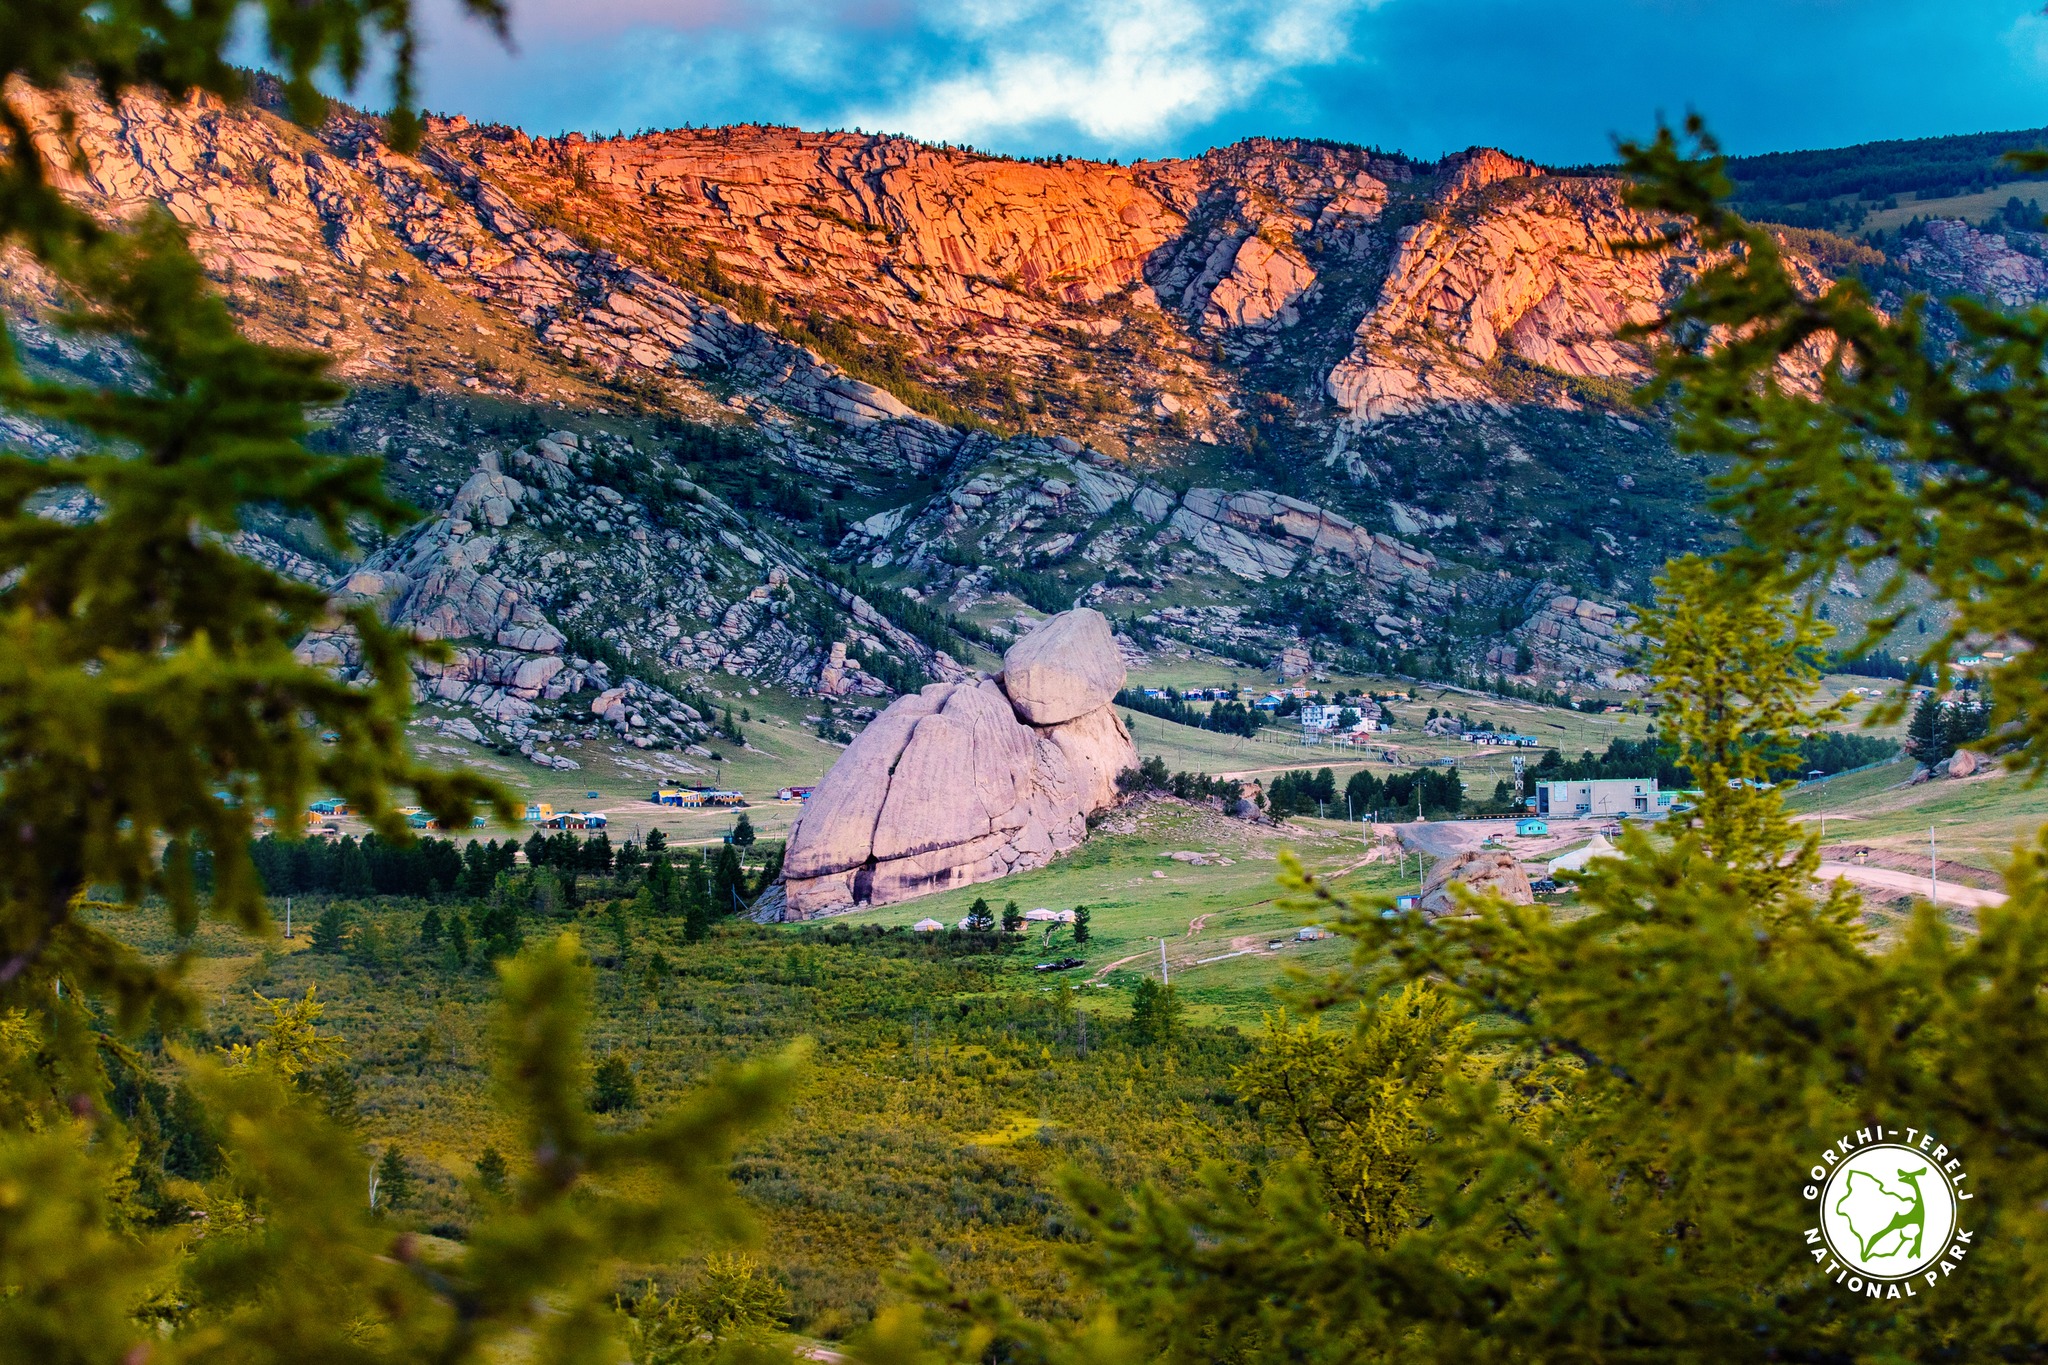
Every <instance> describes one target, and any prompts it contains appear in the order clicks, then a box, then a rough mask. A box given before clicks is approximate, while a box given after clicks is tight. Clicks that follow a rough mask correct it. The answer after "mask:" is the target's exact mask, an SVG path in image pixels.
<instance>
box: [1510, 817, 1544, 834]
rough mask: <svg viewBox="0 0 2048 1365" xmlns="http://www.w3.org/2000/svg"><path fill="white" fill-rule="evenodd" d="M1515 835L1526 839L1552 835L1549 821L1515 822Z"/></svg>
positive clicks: (1530, 820) (1529, 820)
mask: <svg viewBox="0 0 2048 1365" xmlns="http://www.w3.org/2000/svg"><path fill="white" fill-rule="evenodd" d="M1515 833H1517V834H1519V835H1522V836H1523V837H1524V838H1527V837H1530V836H1533V835H1538V834H1548V833H1550V822H1549V821H1548V820H1536V819H1528V820H1517V821H1515Z"/></svg>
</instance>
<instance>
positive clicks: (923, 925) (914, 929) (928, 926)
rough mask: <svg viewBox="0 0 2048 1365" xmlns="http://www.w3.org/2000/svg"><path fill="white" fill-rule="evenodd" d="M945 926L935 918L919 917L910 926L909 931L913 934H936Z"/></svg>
mask: <svg viewBox="0 0 2048 1365" xmlns="http://www.w3.org/2000/svg"><path fill="white" fill-rule="evenodd" d="M945 927H946V926H945V925H943V924H941V923H939V922H938V921H937V920H935V919H921V920H919V921H918V922H917V923H915V924H913V925H911V926H910V932H911V933H913V934H936V933H938V932H939V931H940V930H941V929H943V928H945Z"/></svg>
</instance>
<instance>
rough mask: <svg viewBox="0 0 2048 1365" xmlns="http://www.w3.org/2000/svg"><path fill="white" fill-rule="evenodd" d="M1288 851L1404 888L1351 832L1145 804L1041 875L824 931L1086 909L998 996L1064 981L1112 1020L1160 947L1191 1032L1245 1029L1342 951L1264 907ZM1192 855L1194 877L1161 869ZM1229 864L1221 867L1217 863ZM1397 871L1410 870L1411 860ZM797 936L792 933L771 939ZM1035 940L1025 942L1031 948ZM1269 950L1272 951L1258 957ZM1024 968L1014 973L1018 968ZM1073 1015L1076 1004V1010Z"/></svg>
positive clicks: (1272, 899) (1371, 886) (1184, 864)
mask: <svg viewBox="0 0 2048 1365" xmlns="http://www.w3.org/2000/svg"><path fill="white" fill-rule="evenodd" d="M1283 848H1284V849H1290V850H1292V851H1293V852H1294V853H1295V854H1296V855H1297V856H1298V857H1300V859H1301V860H1302V863H1303V865H1304V866H1306V867H1308V868H1309V869H1310V870H1311V871H1314V872H1317V873H1321V874H1325V875H1336V874H1342V875H1340V876H1338V877H1337V883H1336V884H1337V885H1339V886H1340V887H1343V888H1346V889H1349V890H1352V891H1356V892H1361V893H1368V894H1379V893H1391V892H1393V891H1395V890H1397V889H1400V887H1401V886H1404V885H1406V883H1405V882H1404V880H1403V878H1402V876H1401V874H1400V873H1399V872H1397V871H1396V870H1395V869H1394V868H1393V867H1392V866H1390V865H1388V864H1385V863H1375V864H1370V865H1362V860H1363V857H1364V855H1365V852H1366V850H1365V849H1364V848H1363V847H1362V846H1361V838H1360V835H1359V833H1358V831H1357V828H1356V827H1355V826H1346V825H1344V824H1343V823H1342V822H1340V821H1301V822H1297V823H1296V824H1294V825H1292V826H1289V827H1287V828H1282V829H1275V828H1274V827H1272V826H1270V825H1264V824H1253V823H1251V822H1248V821H1244V820H1235V819H1231V818H1229V817H1227V816H1223V815H1219V814H1217V813H1216V812H1214V811H1211V810H1208V809H1206V808H1203V807H1199V806H1192V805H1187V804H1184V803H1182V802H1178V801H1173V800H1159V801H1153V802H1148V803H1146V804H1145V805H1144V806H1142V807H1141V808H1139V809H1138V810H1136V811H1135V812H1133V813H1130V814H1128V815H1126V816H1124V817H1122V818H1119V819H1115V820H1112V821H1110V822H1106V823H1105V825H1104V826H1103V827H1102V828H1101V829H1099V830H1098V831H1097V832H1096V833H1095V835H1094V836H1093V837H1091V838H1090V839H1089V841H1088V843H1087V844H1086V845H1084V846H1083V847H1082V848H1080V849H1079V850H1077V851H1076V852H1074V853H1072V854H1070V855H1068V856H1067V857H1064V858H1061V859H1060V860H1058V861H1057V862H1055V863H1054V864H1053V865H1052V866H1050V867H1044V868H1040V869H1038V870H1036V871H1033V872H1025V873H1020V874H1018V875H1017V876H1014V877H1007V878H1004V879H1003V880H1001V881H997V882H986V883H982V884H980V885H978V886H972V887H963V888H961V889H959V890H957V891H945V892H940V893H939V894H937V895H933V896H926V897H924V898H922V899H919V900H914V901H908V902H905V903H904V904H902V905H891V906H885V907H883V908H881V909H877V910H865V911H861V912H859V913H857V914H852V915H843V916H834V917H833V918H832V919H831V920H830V921H828V923H830V924H850V925H859V924H881V925H897V926H908V925H911V924H914V923H916V922H917V921H919V920H921V919H925V918H927V917H930V918H932V919H936V920H938V921H939V922H941V923H943V924H949V925H950V924H954V923H957V922H958V921H959V920H960V919H962V918H963V917H965V916H966V914H967V910H968V907H969V906H970V905H972V904H973V902H974V901H975V900H976V898H978V897H986V898H987V900H988V902H989V904H990V905H991V906H992V907H994V908H995V909H996V911H997V912H998V913H999V914H1000V912H1001V909H1002V905H1003V903H1004V902H1005V901H1010V900H1014V901H1016V902H1017V904H1018V907H1019V908H1020V909H1023V910H1034V909H1039V908H1045V909H1051V910H1070V909H1073V908H1074V907H1075V906H1077V905H1086V906H1087V907H1088V908H1089V912H1090V917H1091V923H1090V930H1091V936H1090V939H1089V941H1088V943H1086V944H1085V945H1081V946H1079V947H1076V946H1075V945H1074V943H1073V938H1072V934H1071V933H1070V932H1069V931H1067V930H1065V929H1061V930H1058V931H1056V933H1055V934H1054V937H1053V940H1052V942H1051V943H1050V944H1048V945H1045V946H1043V947H1042V948H1041V950H1040V951H1038V952H1036V953H1033V954H1028V955H1026V958H1019V959H1018V960H1017V962H1016V964H1015V966H1014V969H1013V970H1011V971H1010V972H1009V974H1008V977H1007V978H1006V979H1005V980H1004V981H1003V982H1002V983H1000V988H1002V989H1026V990H1046V991H1050V990H1052V989H1054V983H1055V981H1056V980H1065V981H1068V982H1069V983H1071V984H1073V985H1074V986H1075V987H1076V988H1077V989H1083V990H1084V992H1085V994H1086V995H1088V996H1089V997H1091V998H1095V997H1100V998H1101V999H1102V1000H1103V1003H1104V1007H1105V1008H1108V1009H1110V1010H1112V1011H1113V1012H1115V1013H1118V1014H1121V1013H1123V1012H1125V1009H1126V1006H1125V1004H1124V998H1125V995H1126V993H1127V988H1128V987H1129V986H1130V984H1131V983H1133V982H1134V981H1136V979H1137V977H1138V976H1139V975H1141V974H1144V975H1152V976H1157V975H1158V974H1159V943H1160V941H1161V940H1162V939H1163V940H1165V942H1166V945H1167V946H1166V955H1167V964H1168V971H1169V973H1170V974H1171V977H1172V979H1173V981H1174V984H1175V985H1177V986H1179V987H1180V988H1181V991H1182V998H1183V999H1184V1000H1186V1001H1187V1003H1188V1006H1189V1010H1190V1017H1191V1018H1193V1019H1196V1020H1198V1021H1201V1022H1205V1023H1218V1024H1222V1023H1234V1024H1239V1025H1249V1024H1255V1023H1257V1022H1258V1018H1259V1015H1260V1014H1261V1013H1262V1012H1263V1011H1265V1010H1267V1009H1270V1008H1271V1007H1272V997H1271V995H1270V988H1271V987H1273V986H1274V985H1276V984H1278V983H1280V982H1281V981H1283V980H1285V979H1286V978H1287V976H1288V973H1289V972H1290V970H1292V969H1296V968H1299V969H1301V970H1305V971H1310V972H1315V971H1322V970H1326V969H1328V968H1331V967H1335V966H1337V965H1338V964H1339V963H1341V962H1342V960H1343V958H1344V952H1345V949H1344V947H1343V946H1342V945H1341V944H1340V943H1339V942H1338V941H1337V940H1334V939H1324V940H1321V941H1319V942H1318V941H1310V942H1301V941H1297V940H1296V939H1295V937H1294V935H1295V932H1296V930H1298V929H1300V928H1302V927H1303V926H1304V925H1307V924H1309V923H1310V922H1311V921H1310V920H1309V919H1307V918H1305V917H1304V916H1302V915H1301V914H1300V913H1298V912H1294V911H1290V910H1287V909H1285V908H1283V907H1282V906H1281V905H1279V904H1278V903H1277V899H1278V897H1279V896H1280V887H1279V885H1278V883H1277V880H1276V878H1277V876H1278V874H1279V861H1278V855H1279V852H1280V850H1282V849H1283ZM1177 852H1178V853H1199V854H1201V855H1203V857H1204V859H1205V861H1206V864H1207V865H1198V864H1195V863H1192V862H1188V861H1182V860H1175V859H1174V858H1172V857H1171V856H1169V855H1171V854H1173V853H1177ZM1226 858H1227V859H1229V860H1230V861H1229V863H1228V864H1227V865H1226V864H1225V863H1224V862H1223V861H1222V860H1223V859H1226ZM1409 866H1410V867H1411V868H1412V867H1413V866H1414V863H1413V861H1412V860H1411V861H1410V863H1409ZM782 927H783V929H784V931H785V932H788V933H791V934H795V935H801V934H802V933H803V932H804V927H803V926H801V925H785V926H782ZM1041 939H1042V935H1041V934H1040V933H1033V934H1032V935H1030V941H1031V943H1032V944H1034V945H1038V944H1040V942H1041ZM1275 941H1283V942H1284V945H1285V946H1283V947H1280V948H1278V949H1274V948H1269V946H1268V945H1269V944H1271V943H1273V942H1275ZM1069 955H1071V956H1076V957H1080V958H1082V959H1084V960H1085V962H1086V964H1087V965H1086V966H1085V967H1081V968H1077V969H1074V970H1071V971H1068V972H1065V973H1062V974H1060V976H1059V977H1058V978H1054V977H1052V975H1051V974H1050V973H1048V974H1046V975H1045V976H1038V975H1036V974H1034V973H1032V972H1031V971H1030V967H1031V965H1032V963H1033V962H1038V961H1046V960H1050V959H1054V958H1060V957H1066V956H1069ZM1027 958H1028V960H1026V959H1027ZM1084 1003H1087V1002H1085V1001H1084Z"/></svg>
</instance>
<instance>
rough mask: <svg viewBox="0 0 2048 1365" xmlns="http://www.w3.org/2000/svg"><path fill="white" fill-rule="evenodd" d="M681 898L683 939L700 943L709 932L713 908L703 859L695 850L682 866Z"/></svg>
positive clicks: (709, 884)
mask: <svg viewBox="0 0 2048 1365" xmlns="http://www.w3.org/2000/svg"><path fill="white" fill-rule="evenodd" d="M681 896H682V904H683V938H684V939H685V940H687V941H688V942H691V943H701V942H703V941H704V938H705V936H706V935H708V934H709V933H710V932H711V921H712V919H713V918H714V910H715V907H714V904H713V901H712V898H711V882H710V880H709V879H708V878H707V877H706V875H705V870H704V857H703V855H702V854H700V853H698V852H697V851H696V850H695V849H692V850H691V851H690V854H689V857H688V859H687V861H686V862H685V863H684V865H683V876H682V892H681Z"/></svg>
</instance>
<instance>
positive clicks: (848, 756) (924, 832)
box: [783, 608, 1138, 919]
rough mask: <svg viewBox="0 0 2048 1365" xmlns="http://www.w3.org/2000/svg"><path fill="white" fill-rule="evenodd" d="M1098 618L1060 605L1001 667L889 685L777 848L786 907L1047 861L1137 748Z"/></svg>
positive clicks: (796, 911) (904, 893)
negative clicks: (974, 676) (914, 687)
mask: <svg viewBox="0 0 2048 1365" xmlns="http://www.w3.org/2000/svg"><path fill="white" fill-rule="evenodd" d="M1123 683H1124V666H1123V660H1122V657H1121V656H1120V655H1119V654H1118V652H1117V648H1116V641H1115V639H1114V637H1113V636H1112V635H1111V633H1110V628H1109V622H1108V621H1106V620H1105V619H1103V617H1102V614H1101V613H1100V612H1096V611H1090V610H1088V609H1086V608H1081V609H1077V610H1074V611H1067V612H1062V613H1060V614H1059V615H1058V616H1055V617H1053V618H1051V619H1050V620H1048V621H1046V622H1044V623H1043V624H1042V625H1040V626H1039V627H1038V629H1036V630H1034V631H1033V632H1032V633H1031V634H1029V635H1027V636H1025V637H1024V638H1023V639H1022V640H1019V641H1018V642H1017V643H1016V644H1015V645H1012V646H1011V647H1010V651H1009V653H1008V654H1006V655H1004V656H1003V671H1002V673H1001V674H1000V675H998V676H997V677H993V678H983V679H980V680H979V681H976V682H958V683H934V684H932V685H931V686H929V687H927V688H925V689H924V690H923V691H921V692H918V693H916V694H914V695H908V696H903V697H899V698H897V700H896V701H895V703H894V704H892V705H891V706H890V707H889V709H888V710H886V711H884V712H883V713H882V714H881V715H880V716H878V717H876V718H875V720H874V722H873V723H872V724H870V725H869V726H868V728H867V729H865V730H863V731H862V732H861V733H860V735H859V737H858V738H856V739H855V740H854V741H853V743H852V744H851V745H849V746H848V748H847V750H846V752H845V753H844V754H843V755H841V756H840V759H839V761H838V762H837V763H835V764H833V765H832V771H830V772H829V773H827V774H825V780H824V781H823V782H821V783H819V784H818V789H817V790H816V791H814V792H813V793H812V794H811V798H810V801H809V802H808V804H807V805H806V806H805V808H804V813H803V818H802V819H801V820H800V821H798V823H797V827H796V829H795V830H794V831H793V832H792V833H791V835H790V840H789V850H788V855H787V857H786V858H785V860H784V862H783V876H784V879H785V883H786V893H787V901H786V904H787V909H786V910H785V912H784V913H785V914H786V915H787V916H788V917H789V918H790V919H811V918H813V917H815V916H818V915H829V914H833V913H836V912H839V911H844V910H851V909H853V908H855V907H856V906H859V905H890V904H894V903H895V902H897V901H905V900H910V899H912V898H913V897H916V896H922V895H927V894H929V893H931V892H933V891H944V890H946V889H947V888H949V887H955V886H966V885H968V884H970V883H973V882H984V881H988V880H990V879H992V878H995V877H1001V876H1006V875H1008V874H1009V873H1012V872H1021V871H1024V870H1025V869H1027V868H1033V867H1042V866H1044V865H1045V864H1046V863H1047V862H1050V861H1051V860H1052V858H1053V857H1054V856H1055V855H1057V854H1060V853H1064V852H1066V851H1067V850H1068V849H1071V848H1074V847H1076V846H1077V845H1079V844H1080V842H1081V840H1082V838H1083V837H1084V836H1085V835H1086V833H1087V820H1088V816H1089V814H1090V813H1091V812H1093V811H1097V810H1100V809H1102V808H1103V807H1104V806H1108V805H1110V804H1112V803H1114V802H1115V800H1116V775H1117V774H1118V773H1119V772H1122V771H1123V770H1124V769H1126V768H1131V767H1135V766H1136V765H1137V762H1138V751H1137V748H1136V747H1135V746H1134V745H1133V744H1132V743H1131V736H1130V733H1129V732H1128V731H1127V730H1125V729H1124V725H1123V722H1122V720H1120V719H1119V718H1118V717H1117V714H1116V711H1115V710H1114V709H1113V708H1112V707H1111V705H1110V701H1111V699H1112V698H1114V697H1115V696H1116V693H1117V690H1118V689H1119V688H1121V687H1122V686H1123Z"/></svg>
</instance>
